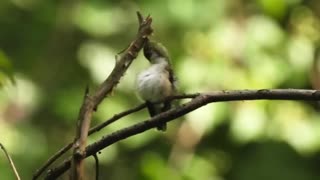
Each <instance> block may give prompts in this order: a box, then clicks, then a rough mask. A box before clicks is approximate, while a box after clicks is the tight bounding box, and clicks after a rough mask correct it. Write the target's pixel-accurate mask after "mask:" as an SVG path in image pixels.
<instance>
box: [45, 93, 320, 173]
mask: <svg viewBox="0 0 320 180" xmlns="http://www.w3.org/2000/svg"><path fill="white" fill-rule="evenodd" d="M177 98H180V99H181V98H193V99H192V100H191V101H189V102H187V103H185V104H182V105H181V106H180V107H177V108H174V109H171V110H169V111H166V112H163V113H161V114H158V115H156V116H154V117H153V118H151V119H148V120H145V121H142V122H139V123H137V124H134V125H132V126H129V127H127V128H123V129H121V130H118V131H115V132H113V133H111V134H109V135H107V136H104V137H102V138H101V140H99V141H97V142H95V143H92V144H90V145H89V146H87V148H86V157H88V156H91V155H93V154H95V153H97V152H99V151H100V150H102V149H104V148H106V147H108V146H110V145H112V144H114V143H116V142H118V141H120V140H122V139H126V138H128V137H130V136H133V135H136V134H139V133H142V132H144V131H147V130H149V129H152V128H154V127H156V126H157V125H158V124H159V123H165V122H169V121H172V120H174V119H176V118H178V117H181V116H183V115H185V114H187V113H189V112H191V111H194V110H196V109H198V108H200V107H202V106H205V105H207V104H209V103H213V102H226V101H243V100H262V99H264V100H304V101H319V100H320V91H317V90H303V89H271V90H268V89H261V90H232V91H216V92H211V93H198V94H191V95H182V96H178V97H177ZM69 167H70V160H66V161H65V162H64V163H62V164H61V165H60V166H58V167H56V168H54V169H52V170H50V172H49V173H48V174H47V176H46V179H54V178H56V177H58V176H60V175H61V174H62V173H64V172H65V171H66V170H67V169H68V168H69Z"/></svg>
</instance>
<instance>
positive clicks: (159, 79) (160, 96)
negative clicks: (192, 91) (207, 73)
mask: <svg viewBox="0 0 320 180" xmlns="http://www.w3.org/2000/svg"><path fill="white" fill-rule="evenodd" d="M143 53H144V56H145V57H146V58H147V59H148V60H149V62H150V63H151V65H150V67H148V68H147V69H146V70H144V71H142V72H141V73H140V74H139V75H138V78H137V89H138V94H139V96H140V97H141V98H142V99H143V100H145V101H146V104H147V108H148V111H149V114H150V116H151V117H153V116H155V115H157V114H159V113H161V112H164V111H167V110H169V109H170V108H171V103H170V102H164V103H162V104H155V102H158V101H161V100H164V99H165V98H166V97H169V96H172V95H174V94H175V93H176V89H177V88H176V82H177V80H176V77H175V76H174V74H173V71H172V68H171V64H170V59H169V55H168V51H167V49H166V48H165V47H164V46H163V45H162V44H160V43H156V42H152V41H149V40H148V41H147V42H146V44H145V46H144V48H143ZM157 129H158V130H160V131H165V130H166V129H167V125H166V124H159V125H158V126H157Z"/></svg>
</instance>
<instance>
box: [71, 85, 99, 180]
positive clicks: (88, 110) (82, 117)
mask: <svg viewBox="0 0 320 180" xmlns="http://www.w3.org/2000/svg"><path fill="white" fill-rule="evenodd" d="M93 108H94V104H93V101H92V99H91V97H90V96H89V88H88V87H87V88H86V91H85V94H84V98H83V104H82V106H81V108H80V112H79V117H78V122H77V128H76V137H75V140H74V143H73V154H72V162H71V164H72V165H71V172H70V177H71V178H70V179H71V180H80V179H83V176H84V168H83V167H84V162H83V158H82V157H84V156H85V148H86V145H87V137H88V131H89V128H90V123H91V118H92V113H93Z"/></svg>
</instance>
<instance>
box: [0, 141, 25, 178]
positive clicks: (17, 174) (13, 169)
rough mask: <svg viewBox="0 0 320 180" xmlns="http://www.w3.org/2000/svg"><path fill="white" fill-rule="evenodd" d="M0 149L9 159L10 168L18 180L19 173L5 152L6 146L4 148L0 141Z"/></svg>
mask: <svg viewBox="0 0 320 180" xmlns="http://www.w3.org/2000/svg"><path fill="white" fill-rule="evenodd" d="M0 149H2V150H3V152H4V154H5V155H6V157H7V159H8V161H9V164H10V166H11V168H12V171H13V173H14V175H15V176H16V179H17V180H20V179H21V178H20V176H19V173H18V171H17V169H16V167H15V166H14V163H13V161H12V159H11V157H10V155H9V153H8V152H7V150H6V148H5V147H4V146H3V145H2V144H1V143H0Z"/></svg>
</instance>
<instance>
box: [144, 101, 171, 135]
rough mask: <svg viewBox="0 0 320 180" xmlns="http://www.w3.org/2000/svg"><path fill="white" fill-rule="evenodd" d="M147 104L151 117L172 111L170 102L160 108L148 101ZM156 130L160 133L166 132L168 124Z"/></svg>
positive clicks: (160, 125) (162, 124) (163, 124)
mask: <svg viewBox="0 0 320 180" xmlns="http://www.w3.org/2000/svg"><path fill="white" fill-rule="evenodd" d="M146 104H147V108H148V111H149V114H150V116H151V117H153V116H155V115H157V114H160V113H162V112H165V111H168V110H169V109H171V103H170V102H165V103H164V105H163V107H159V106H157V105H155V104H153V103H151V102H148V101H147V102H146ZM156 128H157V130H159V131H166V130H167V123H161V124H159V125H157V126H156Z"/></svg>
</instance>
